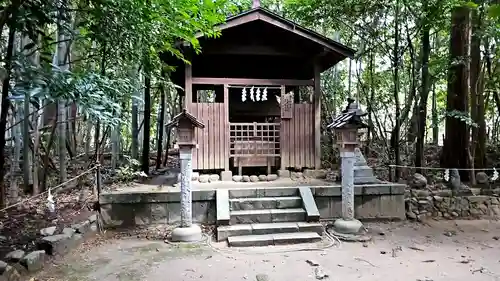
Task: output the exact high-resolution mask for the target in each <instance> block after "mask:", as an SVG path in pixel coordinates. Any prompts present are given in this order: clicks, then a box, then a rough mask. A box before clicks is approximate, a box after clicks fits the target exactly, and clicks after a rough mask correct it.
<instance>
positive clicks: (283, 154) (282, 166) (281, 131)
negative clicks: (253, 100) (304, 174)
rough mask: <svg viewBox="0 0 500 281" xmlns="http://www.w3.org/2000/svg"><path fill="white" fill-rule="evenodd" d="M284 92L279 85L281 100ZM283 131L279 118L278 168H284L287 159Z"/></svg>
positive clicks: (283, 87)
mask: <svg viewBox="0 0 500 281" xmlns="http://www.w3.org/2000/svg"><path fill="white" fill-rule="evenodd" d="M285 94H286V92H285V85H281V100H283V97H284V96H285ZM280 106H281V105H280ZM286 122H289V120H287V121H286ZM283 131H284V130H283V119H281V124H280V170H286V163H287V162H286V161H287V159H286V157H285V155H288V151H285V149H287V148H288V146H286V147H287V148H285V145H284V143H285V142H286V141H288V139H287V138H286V136H284V135H283ZM284 148H285V149H284Z"/></svg>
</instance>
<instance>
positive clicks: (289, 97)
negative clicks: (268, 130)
mask: <svg viewBox="0 0 500 281" xmlns="http://www.w3.org/2000/svg"><path fill="white" fill-rule="evenodd" d="M280 106H281V119H291V118H292V115H293V114H292V112H293V92H290V93H288V94H284V95H282V96H281V104H280Z"/></svg>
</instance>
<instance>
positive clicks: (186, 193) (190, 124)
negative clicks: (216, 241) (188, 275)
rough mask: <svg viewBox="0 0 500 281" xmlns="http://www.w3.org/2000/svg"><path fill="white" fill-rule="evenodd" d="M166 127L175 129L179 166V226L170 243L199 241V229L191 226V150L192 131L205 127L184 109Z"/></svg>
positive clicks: (192, 142) (192, 143)
mask: <svg viewBox="0 0 500 281" xmlns="http://www.w3.org/2000/svg"><path fill="white" fill-rule="evenodd" d="M166 126H167V128H168V127H176V128H177V146H178V147H179V160H180V166H181V225H180V227H178V228H176V229H174V230H173V231H172V241H174V242H194V241H200V240H201V228H200V227H199V226H198V225H195V224H193V216H192V192H191V174H192V171H193V169H192V156H193V148H194V147H196V142H195V139H194V130H195V129H196V128H200V129H203V128H205V125H203V123H201V122H200V121H199V120H198V119H197V118H196V117H194V116H193V115H191V114H190V113H189V112H187V111H186V110H185V109H184V110H183V111H182V112H181V113H179V114H178V115H176V116H175V117H174V118H172V121H171V122H170V123H168V124H167V125H166Z"/></svg>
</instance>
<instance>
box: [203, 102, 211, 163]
mask: <svg viewBox="0 0 500 281" xmlns="http://www.w3.org/2000/svg"><path fill="white" fill-rule="evenodd" d="M203 119H204V120H205V124H208V123H209V122H210V119H209V118H208V106H207V104H203ZM209 128H210V124H209V127H208V128H205V129H204V130H203V168H204V169H210V165H209V157H210V152H209V151H210V150H209V145H210V139H209V134H208V132H209V131H210V129H209Z"/></svg>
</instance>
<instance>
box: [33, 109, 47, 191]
mask: <svg viewBox="0 0 500 281" xmlns="http://www.w3.org/2000/svg"><path fill="white" fill-rule="evenodd" d="M40 107H41V108H40V109H39V113H38V115H37V114H34V115H33V119H34V123H35V124H36V129H35V133H34V136H33V137H34V141H33V195H37V194H38V193H40V187H39V183H40V179H39V176H38V170H39V166H38V164H37V163H38V161H39V160H38V158H39V148H40V130H41V129H42V127H43V116H44V111H45V110H44V101H43V100H40ZM35 120H36V121H35Z"/></svg>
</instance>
